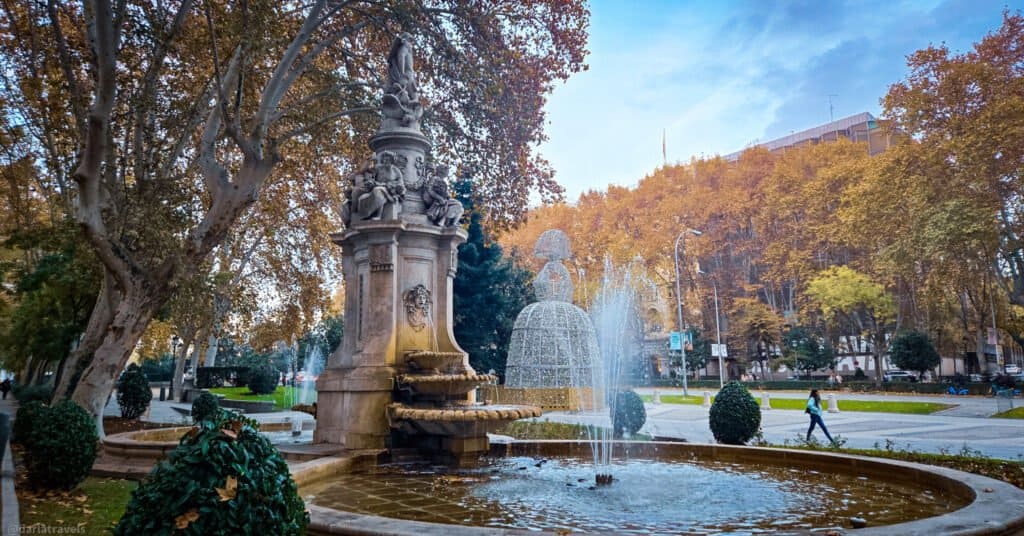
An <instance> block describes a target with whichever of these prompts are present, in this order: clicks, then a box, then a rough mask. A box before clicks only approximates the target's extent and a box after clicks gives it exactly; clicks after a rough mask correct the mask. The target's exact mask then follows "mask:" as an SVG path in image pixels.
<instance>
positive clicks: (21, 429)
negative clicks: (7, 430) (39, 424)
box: [11, 400, 50, 447]
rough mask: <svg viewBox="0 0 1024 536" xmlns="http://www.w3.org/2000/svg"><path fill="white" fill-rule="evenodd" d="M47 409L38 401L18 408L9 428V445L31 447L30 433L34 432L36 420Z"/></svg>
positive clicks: (29, 402) (47, 407)
mask: <svg viewBox="0 0 1024 536" xmlns="http://www.w3.org/2000/svg"><path fill="white" fill-rule="evenodd" d="M49 409H50V407H49V406H47V405H46V404H43V403H42V402H40V401H38V400H30V401H28V402H25V403H23V404H21V405H20V406H18V413H16V414H15V416H14V425H13V426H11V443H18V444H20V445H23V446H25V447H28V446H29V445H31V444H32V431H33V430H35V427H36V420H38V418H39V415H40V414H41V413H42V412H44V411H47V410H49Z"/></svg>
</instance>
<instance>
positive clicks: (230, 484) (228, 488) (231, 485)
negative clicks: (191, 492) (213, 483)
mask: <svg viewBox="0 0 1024 536" xmlns="http://www.w3.org/2000/svg"><path fill="white" fill-rule="evenodd" d="M214 489H215V490H217V495H218V496H219V497H220V500H221V502H224V501H230V500H231V499H234V498H235V495H236V494H237V493H238V479H237V478H235V477H234V476H231V475H228V478H227V480H226V481H225V482H224V487H223V488H214Z"/></svg>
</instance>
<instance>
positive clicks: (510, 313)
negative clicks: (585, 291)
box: [453, 178, 534, 379]
mask: <svg viewBox="0 0 1024 536" xmlns="http://www.w3.org/2000/svg"><path fill="white" fill-rule="evenodd" d="M469 185H470V183H469V180H468V179H466V178H463V179H460V180H459V181H458V182H456V184H455V185H454V190H455V192H456V196H457V198H458V199H459V200H460V201H461V202H462V204H463V206H465V207H466V211H467V212H468V213H469V229H468V231H469V238H468V239H467V240H466V243H465V244H463V245H462V246H460V247H459V270H458V273H457V274H456V276H455V283H454V290H455V292H454V300H453V301H454V308H455V339H456V340H457V341H458V342H459V345H460V346H462V348H463V349H464V350H465V351H466V352H468V353H469V363H470V365H471V366H472V367H473V368H474V369H475V370H476V371H477V372H481V373H486V372H488V371H489V370H492V369H493V370H494V371H495V372H496V373H497V374H498V375H499V376H500V377H501V378H502V379H504V376H505V362H506V361H507V360H508V346H509V340H510V338H511V336H512V325H513V324H514V323H515V320H516V316H517V315H518V314H519V311H521V310H522V309H523V307H526V305H527V304H529V303H530V302H531V301H533V300H534V296H533V287H532V286H530V284H529V282H530V279H531V274H530V272H528V271H527V270H525V269H523V268H521V267H519V266H518V265H517V264H516V263H515V262H513V259H509V258H506V257H505V256H504V254H503V252H502V249H501V246H499V245H498V243H497V242H493V241H492V242H490V243H487V242H488V241H487V236H486V232H485V230H484V228H483V225H482V224H481V220H482V215H481V214H480V212H479V211H477V210H474V208H473V205H474V204H473V202H472V199H471V192H470V186H469Z"/></svg>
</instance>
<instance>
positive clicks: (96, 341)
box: [53, 270, 120, 402]
mask: <svg viewBox="0 0 1024 536" xmlns="http://www.w3.org/2000/svg"><path fill="white" fill-rule="evenodd" d="M118 301H120V294H119V293H118V292H117V287H116V285H115V283H114V277H113V276H112V275H111V274H110V272H109V271H107V270H104V271H103V280H102V281H101V282H100V292H99V295H98V296H97V297H96V304H95V305H94V306H93V308H92V313H91V314H90V315H89V323H88V324H87V325H86V327H85V333H83V334H82V338H81V340H80V341H79V342H78V346H77V347H76V348H75V349H74V350H73V351H72V352H71V355H70V356H68V360H67V362H66V363H65V364H64V367H63V368H62V370H61V373H60V376H58V378H57V385H56V387H55V388H54V390H53V401H54V402H59V401H61V400H64V399H65V398H67V397H68V396H69V395H70V394H71V393H70V391H71V389H72V387H73V386H72V385H71V381H72V380H74V379H75V377H76V375H78V373H79V372H81V370H82V369H84V368H85V367H86V366H87V365H88V364H89V361H91V360H92V354H93V352H95V351H96V348H99V346H100V343H101V342H103V337H104V335H106V333H107V330H108V329H109V328H110V323H111V322H112V321H113V320H114V310H115V308H116V307H117V303H118Z"/></svg>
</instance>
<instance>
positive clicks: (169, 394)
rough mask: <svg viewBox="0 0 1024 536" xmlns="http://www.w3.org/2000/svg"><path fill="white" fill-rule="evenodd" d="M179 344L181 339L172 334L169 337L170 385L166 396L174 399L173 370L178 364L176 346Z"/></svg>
mask: <svg viewBox="0 0 1024 536" xmlns="http://www.w3.org/2000/svg"><path fill="white" fill-rule="evenodd" d="M179 346H181V339H180V338H179V337H178V336H177V335H174V336H172V337H171V387H170V389H168V390H167V398H168V399H171V400H173V399H174V370H175V369H176V368H177V366H178V347H179Z"/></svg>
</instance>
